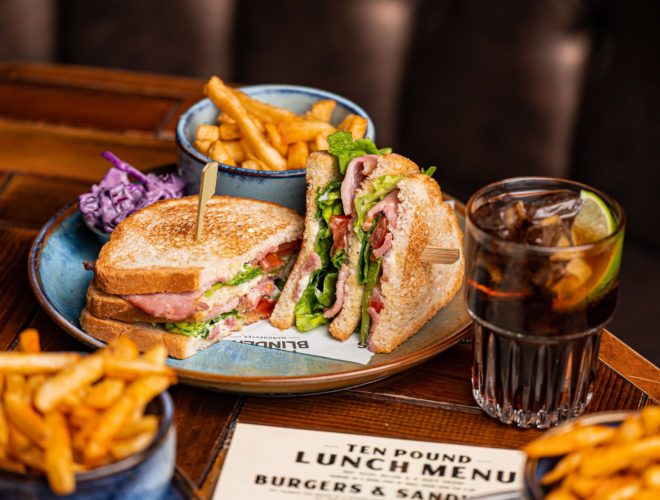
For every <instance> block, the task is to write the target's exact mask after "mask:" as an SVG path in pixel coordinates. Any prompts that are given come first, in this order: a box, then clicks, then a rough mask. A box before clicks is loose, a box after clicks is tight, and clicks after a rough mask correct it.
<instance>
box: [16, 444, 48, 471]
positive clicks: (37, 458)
mask: <svg viewBox="0 0 660 500" xmlns="http://www.w3.org/2000/svg"><path fill="white" fill-rule="evenodd" d="M16 458H17V459H18V460H19V461H20V462H22V463H24V464H25V465H27V466H28V467H30V468H31V469H35V470H38V471H39V472H45V470H44V462H45V459H44V453H43V452H42V451H41V450H39V449H37V448H25V449H22V450H20V451H18V452H17V453H16Z"/></svg>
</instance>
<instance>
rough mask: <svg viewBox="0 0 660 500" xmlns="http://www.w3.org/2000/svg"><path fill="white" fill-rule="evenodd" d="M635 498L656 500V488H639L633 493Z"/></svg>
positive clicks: (637, 499)
mask: <svg viewBox="0 0 660 500" xmlns="http://www.w3.org/2000/svg"><path fill="white" fill-rule="evenodd" d="M635 500H658V490H656V489H651V490H646V489H642V490H639V491H638V492H637V494H636V495H635Z"/></svg>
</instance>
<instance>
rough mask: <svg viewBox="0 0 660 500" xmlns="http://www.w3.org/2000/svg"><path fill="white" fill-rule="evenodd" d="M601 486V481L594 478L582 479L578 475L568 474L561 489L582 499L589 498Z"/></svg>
mask: <svg viewBox="0 0 660 500" xmlns="http://www.w3.org/2000/svg"><path fill="white" fill-rule="evenodd" d="M598 486H600V480H599V479H595V478H593V477H582V476H579V475H578V474H577V473H570V474H568V475H567V476H566V477H565V478H564V480H563V481H562V483H561V488H563V489H564V490H566V491H570V492H571V493H574V494H575V495H577V496H578V497H580V498H584V497H588V496H589V495H591V494H593V492H594V491H596V488H598Z"/></svg>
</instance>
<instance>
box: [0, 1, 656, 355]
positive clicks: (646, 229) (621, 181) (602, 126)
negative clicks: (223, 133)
mask: <svg viewBox="0 0 660 500" xmlns="http://www.w3.org/2000/svg"><path fill="white" fill-rule="evenodd" d="M0 59H5V60H33V61H54V62H63V63H71V64H84V65H97V66H110V67H120V68H127V69H135V70H140V71H153V72H164V73H176V74H183V75H191V76H199V77H202V78H206V77H208V76H209V75H211V74H219V75H221V76H222V77H224V78H225V79H226V80H229V81H235V82H243V83H268V82H287V83H298V84H304V85H311V86H316V87H321V88H325V89H328V90H332V91H335V92H337V93H339V94H343V95H345V96H347V97H349V98H350V99H353V100H355V101H356V102H358V103H360V104H361V105H363V106H364V107H365V109H367V111H368V112H369V113H370V115H371V116H372V118H373V119H374V121H375V124H376V129H377V133H378V142H379V143H380V144H382V145H392V146H394V147H395V148H396V149H397V151H400V152H402V153H403V154H406V155H409V156H411V157H412V158H414V159H415V160H416V161H418V162H419V163H420V164H426V165H428V164H436V165H438V166H439V172H438V174H437V176H438V179H439V181H440V183H441V185H442V187H443V188H444V189H445V190H446V191H447V192H450V193H452V194H454V195H456V196H458V197H459V198H462V199H466V198H467V197H468V196H469V194H470V193H471V192H473V191H474V190H475V189H476V188H477V187H479V186H480V185H483V184H485V183H487V182H490V181H492V180H496V179H500V178H503V177H507V176H514V175H551V176H561V177H570V178H574V179H577V180H581V181H584V182H587V183H589V184H592V185H595V186H597V187H599V188H601V189H603V190H605V191H608V192H610V194H612V195H613V196H614V197H615V198H617V199H618V200H619V201H620V202H621V203H622V204H623V206H624V208H625V210H626V213H627V216H628V221H629V225H628V231H627V238H626V247H625V253H624V263H623V273H622V285H621V294H620V305H619V308H618V312H617V315H616V317H615V319H614V321H613V323H612V329H613V330H614V331H615V332H616V333H617V334H618V335H619V336H621V337H622V338H624V340H626V341H627V342H629V343H630V344H632V345H633V346H634V347H635V348H637V349H639V350H641V352H642V353H644V354H645V355H646V356H647V357H649V358H651V359H652V360H653V361H654V362H656V364H657V363H658V362H660V342H658V333H657V331H658V321H659V320H660V307H659V306H658V305H657V302H658V299H657V298H656V293H655V292H656V289H657V283H659V282H660V258H659V253H658V252H659V251H660V231H658V229H659V226H660V223H659V221H660V210H659V209H658V206H659V204H658V202H657V193H658V188H659V187H660V173H659V171H658V167H657V164H658V158H659V157H660V65H659V64H658V61H660V2H657V0H637V1H635V2H630V1H625V0H601V1H595V0H593V1H577V0H552V1H551V0H537V1H534V2H530V1H529V0H502V1H499V2H483V1H478V0H315V1H310V0H279V1H272V0H271V1H268V0H240V1H238V0H191V1H185V0H165V1H161V2H154V1H150V0H132V1H130V2H129V1H119V0H113V1H110V0H105V1H95V2H89V1H84V0H60V1H57V0H2V1H0Z"/></svg>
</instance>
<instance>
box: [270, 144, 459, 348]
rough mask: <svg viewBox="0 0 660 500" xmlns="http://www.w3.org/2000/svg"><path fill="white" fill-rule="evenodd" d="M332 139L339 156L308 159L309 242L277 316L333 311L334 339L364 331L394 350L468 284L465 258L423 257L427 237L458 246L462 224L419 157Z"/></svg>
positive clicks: (276, 321) (318, 319)
mask: <svg viewBox="0 0 660 500" xmlns="http://www.w3.org/2000/svg"><path fill="white" fill-rule="evenodd" d="M362 141H363V143H364V142H365V141H364V140H362ZM329 142H330V144H331V147H330V152H331V153H333V154H334V155H329V154H326V153H317V154H315V155H312V156H310V159H309V162H308V170H307V175H308V191H307V217H306V219H305V236H304V242H303V247H302V250H301V252H300V255H299V257H298V259H297V261H296V265H295V266H294V269H293V271H292V273H291V277H290V279H289V282H288V283H287V285H286V286H285V288H284V290H283V292H282V297H281V298H280V302H279V303H278V305H277V306H276V307H275V310H274V311H273V315H272V316H271V322H272V323H273V325H275V326H277V327H279V328H286V327H288V326H291V324H293V323H294V322H295V324H296V326H297V327H298V329H300V330H303V331H305V330H309V329H311V328H314V327H315V326H318V325H320V324H324V323H327V322H329V321H330V320H331V319H333V318H334V320H333V321H332V323H331V324H330V327H329V329H330V332H331V333H332V335H333V336H335V337H336V338H338V339H340V340H346V339H347V338H348V337H349V336H350V335H351V334H352V333H353V332H354V331H355V330H356V329H357V330H358V331H359V334H360V339H361V341H362V342H365V343H367V345H368V346H369V349H371V350H372V351H374V352H391V351H392V350H393V349H395V348H396V347H397V346H398V345H400V344H401V343H402V342H403V341H405V340H406V339H407V338H409V337H411V336H412V335H414V333H415V332H416V331H417V330H418V329H419V328H421V327H422V326H423V325H424V324H425V323H426V322H427V321H429V320H430V319H431V318H432V317H433V316H434V315H435V313H436V312H437V311H438V310H439V309H440V308H441V307H443V306H444V305H445V304H447V303H448V302H449V301H450V300H451V298H452V297H453V296H454V295H455V294H456V292H457V291H458V289H459V288H460V286H461V283H462V278H463V259H462V257H461V258H460V259H459V260H458V261H456V262H455V263H454V264H451V265H442V264H429V263H426V262H422V260H421V258H420V257H421V253H422V250H423V249H424V248H425V247H426V246H427V245H437V246H441V247H442V248H456V249H460V248H461V244H462V235H461V231H460V228H459V226H458V221H457V220H456V216H455V214H454V212H453V210H452V209H451V207H449V206H448V205H447V204H445V203H443V200H442V194H441V192H440V188H439V186H438V184H437V183H436V182H435V181H434V180H433V179H431V178H430V177H429V176H427V175H424V174H420V173H419V168H418V167H417V165H415V164H414V163H413V162H411V161H410V160H408V159H406V158H404V157H402V156H399V155H394V154H379V153H380V152H381V151H378V150H375V146H374V147H373V150H372V151H367V152H368V153H371V154H368V155H363V156H360V153H359V152H357V154H355V151H356V150H358V149H359V148H358V147H357V143H358V142H360V141H355V142H353V141H352V140H351V141H350V143H349V142H348V140H346V139H345V138H343V144H342V145H341V147H339V146H338V145H337V141H336V139H335V138H334V137H333V136H330V138H329ZM333 143H334V144H335V146H336V147H335V148H334V149H333V147H332V146H333ZM365 149H366V148H365ZM374 150H375V152H374ZM346 151H350V152H351V153H350V154H347V153H346ZM374 153H375V154H374ZM342 164H343V165H342ZM333 292H334V293H333Z"/></svg>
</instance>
